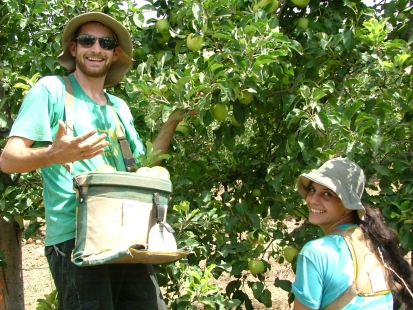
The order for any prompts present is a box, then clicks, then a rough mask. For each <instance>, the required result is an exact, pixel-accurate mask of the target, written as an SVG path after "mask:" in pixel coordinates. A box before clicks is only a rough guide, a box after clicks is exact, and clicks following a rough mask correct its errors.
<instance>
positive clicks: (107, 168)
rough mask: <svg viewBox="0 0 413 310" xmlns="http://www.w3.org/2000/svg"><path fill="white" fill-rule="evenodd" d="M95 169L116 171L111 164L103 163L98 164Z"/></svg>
mask: <svg viewBox="0 0 413 310" xmlns="http://www.w3.org/2000/svg"><path fill="white" fill-rule="evenodd" d="M95 171H98V172H113V171H116V169H115V168H114V167H112V166H111V165H108V164H103V165H100V166H99V167H97V168H96V170H95Z"/></svg>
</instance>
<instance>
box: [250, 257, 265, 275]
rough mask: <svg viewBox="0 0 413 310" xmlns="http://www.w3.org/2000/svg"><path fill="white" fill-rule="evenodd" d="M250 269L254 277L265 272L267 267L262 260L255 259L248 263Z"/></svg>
mask: <svg viewBox="0 0 413 310" xmlns="http://www.w3.org/2000/svg"><path fill="white" fill-rule="evenodd" d="M248 269H249V271H251V273H252V274H253V275H256V274H260V273H263V272H264V270H265V265H264V262H263V261H262V260H261V259H253V260H250V262H249V263H248Z"/></svg>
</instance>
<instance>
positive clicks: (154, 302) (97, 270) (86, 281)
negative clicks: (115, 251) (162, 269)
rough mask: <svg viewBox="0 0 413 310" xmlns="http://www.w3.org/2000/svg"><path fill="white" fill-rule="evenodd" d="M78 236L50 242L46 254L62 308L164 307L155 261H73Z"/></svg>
mask: <svg viewBox="0 0 413 310" xmlns="http://www.w3.org/2000/svg"><path fill="white" fill-rule="evenodd" d="M74 246H75V240H74V239H72V240H68V241H66V242H62V243H59V244H56V245H54V246H47V247H46V248H45V255H46V258H47V261H48V263H49V268H50V271H51V273H52V277H53V280H54V283H55V286H56V289H57V292H58V300H59V309H60V310H75V309H76V310H93V309H99V310H124V309H125V310H126V309H130V310H132V309H133V310H138V309H142V310H148V309H151V310H157V309H159V310H161V309H162V310H164V309H166V305H165V302H164V301H163V299H162V294H161V292H160V289H159V285H158V283H157V281H156V276H155V273H154V270H153V267H152V265H144V264H106V265H98V266H91V267H79V266H77V265H75V264H74V263H72V261H71V255H72V251H73V249H74Z"/></svg>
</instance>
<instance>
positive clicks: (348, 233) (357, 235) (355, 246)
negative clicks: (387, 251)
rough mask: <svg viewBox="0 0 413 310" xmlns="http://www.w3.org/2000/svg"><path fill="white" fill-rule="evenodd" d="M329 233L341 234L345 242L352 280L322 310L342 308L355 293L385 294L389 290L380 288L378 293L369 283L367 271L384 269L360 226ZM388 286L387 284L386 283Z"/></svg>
mask: <svg viewBox="0 0 413 310" xmlns="http://www.w3.org/2000/svg"><path fill="white" fill-rule="evenodd" d="M330 234H331V235H341V236H343V237H344V240H345V241H346V243H347V246H348V248H349V250H350V253H351V257H352V259H353V264H354V274H355V277H354V279H355V280H354V281H353V283H352V285H351V286H350V287H349V288H348V289H347V290H346V291H344V293H343V294H341V295H340V296H339V297H338V298H337V299H336V300H334V301H333V302H332V303H330V304H329V305H327V306H326V307H325V308H324V309H323V310H335V309H342V308H344V307H345V306H346V305H347V304H348V303H349V302H350V301H351V300H352V299H353V298H354V297H355V296H356V295H363V296H368V295H370V296H375V295H379V294H386V293H388V292H389V290H386V289H385V290H382V291H380V292H379V293H374V292H373V288H372V284H371V283H370V277H369V272H370V271H372V270H373V271H374V270H377V268H380V269H381V271H382V272H383V277H384V274H385V270H384V268H383V266H382V264H381V262H380V261H379V260H378V259H377V257H376V255H375V254H374V253H373V252H371V250H370V249H371V243H370V241H369V240H366V239H365V237H364V233H363V231H362V230H361V228H359V227H357V226H354V227H350V228H348V229H346V230H344V229H336V230H334V231H333V232H332V233H330ZM387 288H388V285H387Z"/></svg>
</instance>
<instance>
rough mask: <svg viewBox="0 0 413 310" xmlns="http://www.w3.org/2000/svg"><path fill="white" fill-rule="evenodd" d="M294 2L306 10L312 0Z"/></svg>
mask: <svg viewBox="0 0 413 310" xmlns="http://www.w3.org/2000/svg"><path fill="white" fill-rule="evenodd" d="M292 2H293V3H294V4H295V5H296V6H299V7H300V8H305V7H306V6H307V5H308V4H309V3H310V0H292Z"/></svg>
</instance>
